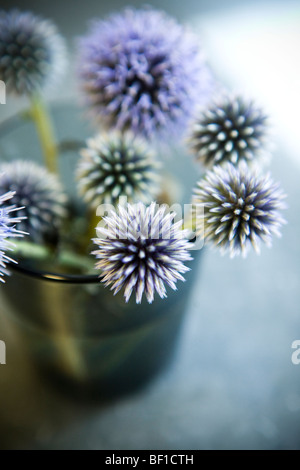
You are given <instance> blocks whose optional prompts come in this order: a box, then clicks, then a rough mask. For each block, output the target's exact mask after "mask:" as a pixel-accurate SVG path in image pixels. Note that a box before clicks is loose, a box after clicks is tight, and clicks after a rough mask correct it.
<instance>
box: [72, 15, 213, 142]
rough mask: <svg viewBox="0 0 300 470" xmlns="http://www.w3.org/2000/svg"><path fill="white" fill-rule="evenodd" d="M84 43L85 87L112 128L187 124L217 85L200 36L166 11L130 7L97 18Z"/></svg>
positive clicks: (151, 129) (143, 130) (143, 129)
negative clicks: (201, 46)
mask: <svg viewBox="0 0 300 470" xmlns="http://www.w3.org/2000/svg"><path fill="white" fill-rule="evenodd" d="M80 45H81V48H80V49H81V53H80V60H79V74H80V78H81V84H82V89H83V91H84V93H85V95H86V97H87V100H88V104H89V105H90V108H91V110H92V111H93V113H94V115H95V116H96V117H98V118H100V119H101V122H102V124H106V126H108V127H109V128H111V127H115V128H117V129H119V130H127V129H130V130H131V131H133V132H134V133H140V134H144V135H146V136H147V137H149V136H152V135H153V134H154V133H156V131H159V130H167V131H169V130H171V128H173V127H174V126H175V128H176V129H177V130H178V129H182V125H183V124H184V123H185V122H186V121H187V118H188V117H189V116H190V115H191V112H192V110H193V107H194V105H195V102H198V103H203V102H204V101H205V100H206V99H207V95H209V94H210V92H211V90H212V79H211V74H210V72H209V69H208V67H207V65H206V63H205V60H204V58H203V54H202V52H201V50H200V48H199V41H198V39H197V38H196V37H195V36H194V35H193V34H192V33H190V32H188V31H186V30H185V29H184V28H183V27H182V26H180V25H179V24H178V23H177V22H176V21H175V20H173V19H172V18H171V17H169V16H168V15H167V14H165V13H163V12H160V11H156V10H153V9H151V8H149V9H141V10H135V9H126V10H125V11H124V12H122V13H121V14H116V15H112V16H110V17H109V18H108V19H107V20H106V21H100V22H96V23H94V25H93V27H92V29H91V31H90V32H89V34H88V35H87V36H86V37H84V38H83V39H82V41H81V44H80ZM176 124H177V126H176Z"/></svg>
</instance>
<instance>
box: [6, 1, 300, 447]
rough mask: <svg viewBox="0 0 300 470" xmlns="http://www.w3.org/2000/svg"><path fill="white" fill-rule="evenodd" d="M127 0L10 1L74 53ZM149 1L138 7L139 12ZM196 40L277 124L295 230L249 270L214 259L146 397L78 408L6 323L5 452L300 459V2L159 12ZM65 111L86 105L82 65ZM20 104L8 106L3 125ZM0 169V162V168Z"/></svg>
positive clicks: (66, 91) (228, 82) (277, 156)
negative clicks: (208, 453) (268, 454)
mask: <svg viewBox="0 0 300 470" xmlns="http://www.w3.org/2000/svg"><path fill="white" fill-rule="evenodd" d="M128 4H129V3H127V2H125V1H122V2H121V1H115V0H110V1H109V2H105V1H101V0H97V1H95V0H85V1H84V2H82V1H79V0H72V1H71V0H65V1H64V2H49V1H45V0H39V1H37V0H36V1H34V0H32V1H30V0H22V1H15V0H14V1H12V0H2V2H1V7H2V8H4V9H10V8H12V7H19V8H20V9H23V10H25V9H28V10H32V11H33V12H35V13H38V14H42V15H43V16H45V17H49V18H52V19H53V20H54V21H55V22H56V23H57V25H58V27H59V29H60V31H61V32H62V33H63V34H64V35H65V36H66V37H67V39H68V43H69V46H70V50H71V51H72V50H74V47H75V38H76V37H77V36H80V35H82V34H84V33H85V32H86V30H87V24H88V21H89V20H90V19H92V18H95V17H96V18H97V17H103V16H105V15H106V14H107V13H109V12H111V11H118V10H119V9H120V8H121V7H124V6H126V5H128ZM143 4H144V2H139V1H131V2H130V5H134V6H142V5H143ZM148 4H150V5H152V6H154V7H157V8H160V9H164V10H166V11H167V12H169V13H170V14H172V15H173V16H175V17H176V18H177V19H178V20H180V21H181V22H183V23H186V24H189V25H191V27H192V28H193V29H194V30H195V31H196V32H197V33H198V34H199V36H200V38H201V41H202V44H203V47H204V49H205V51H206V55H207V58H208V61H209V63H210V65H211V66H212V68H213V70H214V72H215V74H216V76H217V78H218V79H219V80H220V81H221V82H222V83H223V84H224V85H225V86H226V87H228V88H229V89H232V90H237V91H240V92H243V93H246V94H247V95H248V96H251V97H254V98H255V99H256V100H257V101H258V102H259V103H260V104H261V105H263V106H264V108H265V109H266V111H267V112H268V114H269V115H270V117H271V120H272V124H273V128H274V142H275V144H276V148H275V150H274V157H273V160H272V163H271V171H272V174H273V177H274V179H275V180H280V181H281V183H282V186H283V188H284V189H285V192H286V193H287V194H288V205H289V209H288V211H287V213H286V218H287V220H288V225H287V226H285V227H284V229H283V237H282V238H281V239H279V240H275V241H274V244H273V248H272V250H269V249H267V248H263V249H262V253H261V255H260V256H257V255H255V254H252V253H251V254H250V255H249V256H248V258H247V259H246V260H243V259H234V260H230V259H229V258H228V257H221V256H220V255H219V253H214V252H212V251H209V250H206V251H205V253H204V254H203V259H202V263H201V266H199V273H197V276H198V281H197V283H196V286H195V288H194V291H193V293H192V296H191V298H190V302H189V307H188V313H187V318H186V322H185V325H184V330H183V333H182V336H181V340H180V346H179V349H178V351H177V353H176V360H175V361H174V363H173V364H172V366H171V367H170V368H169V369H168V370H167V371H166V372H165V373H164V374H163V375H161V376H160V377H159V378H157V379H156V380H155V381H154V382H153V383H152V384H151V385H149V386H148V387H147V388H146V389H145V390H143V391H140V392H139V393H136V394H134V395H131V396H129V397H126V398H123V399H122V400H119V401H115V402H113V403H110V404H104V403H103V404H101V403H98V404H93V405H91V404H87V403H84V402H83V403H82V402H80V401H79V402H78V401H76V402H74V401H71V400H70V399H69V398H68V396H66V395H65V396H63V395H61V394H59V393H58V392H56V391H55V390H54V389H53V390H52V389H50V388H49V386H47V385H46V384H44V383H43V382H42V381H41V380H40V378H39V376H38V374H37V373H36V372H35V370H34V368H33V366H32V364H31V362H30V360H29V359H28V358H27V357H26V356H24V353H23V351H22V350H20V348H19V347H18V344H17V343H16V342H15V341H14V337H13V335H12V333H11V331H10V328H9V325H8V323H7V322H6V318H5V315H3V313H4V312H3V311H1V304H0V339H1V340H4V341H5V342H6V346H7V365H0V448H2V449H7V448H12V449H17V448H26V449H27V448H31V449H57V448H58V449H105V450H110V449H119V450H126V449H299V448H300V365H298V366H297V365H294V364H292V361H291V356H292V352H293V350H292V348H291V345H292V342H293V341H294V340H297V339H299V340H300V307H299V306H300V244H299V239H300V221H299V214H300V185H299V181H300V139H299V129H298V128H299V109H300V80H299V77H300V54H299V50H300V4H299V1H291V0H285V1H280V0H277V1H276V0H269V1H259V0H257V1H255V0H253V1H247V0H246V1H243V2H241V1H239V0H231V1H230V0H225V1H224V0H222V1H221V0H219V1H218V0H185V1H184V2H182V1H179V0H178V1H177V0H172V1H171V0H159V1H158V0H157V1H152V2H148ZM64 83H65V84H64V85H63V86H62V87H60V90H59V96H58V95H57V93H56V94H55V95H49V99H51V100H54V101H59V100H61V99H63V100H68V99H69V100H70V99H74V97H76V96H77V88H76V81H75V78H74V70H73V68H72V67H70V68H69V70H68V76H67V79H66V80H65V82H64ZM22 106H23V103H20V102H16V101H15V100H13V99H11V98H8V100H7V104H6V105H0V113H1V120H3V119H5V118H6V117H8V116H9V115H12V114H14V113H15V112H16V111H17V110H18V109H19V108H20V107H22ZM0 158H1V157H0Z"/></svg>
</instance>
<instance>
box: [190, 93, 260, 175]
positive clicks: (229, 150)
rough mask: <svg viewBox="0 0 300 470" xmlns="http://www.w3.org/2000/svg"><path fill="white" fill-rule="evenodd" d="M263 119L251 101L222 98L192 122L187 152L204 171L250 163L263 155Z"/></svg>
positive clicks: (239, 98) (238, 97) (237, 98)
mask: <svg viewBox="0 0 300 470" xmlns="http://www.w3.org/2000/svg"><path fill="white" fill-rule="evenodd" d="M266 135H267V116H266V115H265V114H264V113H263V111H262V110H261V109H259V108H258V107H257V106H256V105H255V103H254V102H253V101H246V100H245V99H243V98H242V97H240V96H237V97H229V96H225V97H223V98H222V100H220V101H219V102H216V103H214V104H213V105H211V106H209V107H208V108H207V109H206V110H204V111H203V112H202V113H201V115H200V116H199V117H198V119H197V120H196V121H195V123H194V125H193V127H192V132H191V138H190V144H191V149H192V150H193V152H194V153H195V155H196V157H197V158H198V160H199V161H201V162H202V163H203V165H204V166H205V167H207V168H211V167H212V166H213V165H216V164H217V165H219V164H223V163H225V162H228V161H230V162H231V163H233V164H237V163H238V162H239V161H241V160H245V161H251V160H253V158H256V157H259V156H261V155H262V154H263V153H264V145H265V143H266Z"/></svg>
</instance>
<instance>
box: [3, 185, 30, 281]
mask: <svg viewBox="0 0 300 470" xmlns="http://www.w3.org/2000/svg"><path fill="white" fill-rule="evenodd" d="M14 194H15V193H14V192H13V191H9V192H7V193H5V194H3V193H2V192H1V196H0V282H4V279H3V275H4V274H8V271H7V269H6V265H7V263H15V261H14V260H13V259H12V258H11V257H10V256H8V255H7V254H6V252H7V251H12V250H13V248H14V245H13V243H12V242H11V241H10V238H13V237H22V236H23V235H24V233H23V232H22V231H20V230H17V229H16V224H20V222H21V220H22V218H20V217H18V216H17V214H16V212H17V211H18V208H16V207H15V206H14V205H11V202H12V199H13V197H14Z"/></svg>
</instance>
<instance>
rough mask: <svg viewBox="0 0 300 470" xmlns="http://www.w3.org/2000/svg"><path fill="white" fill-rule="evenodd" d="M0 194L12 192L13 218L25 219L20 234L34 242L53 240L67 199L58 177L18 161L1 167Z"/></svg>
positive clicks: (64, 213)
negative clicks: (25, 234) (27, 234)
mask: <svg viewBox="0 0 300 470" xmlns="http://www.w3.org/2000/svg"><path fill="white" fill-rule="evenodd" d="M0 173H3V174H2V175H1V177H0V193H1V192H5V191H14V192H15V194H14V196H13V197H12V199H11V203H12V204H14V205H15V206H16V207H23V206H25V207H23V208H22V209H16V210H15V216H16V217H20V218H21V217H25V219H24V220H21V222H20V224H19V228H20V230H23V231H24V232H28V233H29V235H30V238H31V239H33V240H35V241H38V242H39V241H51V240H53V239H56V237H57V232H58V230H59V227H60V225H61V223H62V220H63V218H64V217H65V216H66V208H65V204H66V196H65V194H64V193H63V190H62V187H61V184H60V182H59V181H58V179H57V177H56V176H55V175H54V174H52V173H49V172H48V171H47V170H46V169H45V168H44V167H41V166H39V165H37V164H35V163H33V162H31V161H22V160H17V161H13V162H11V163H3V164H2V165H1V166H0Z"/></svg>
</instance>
